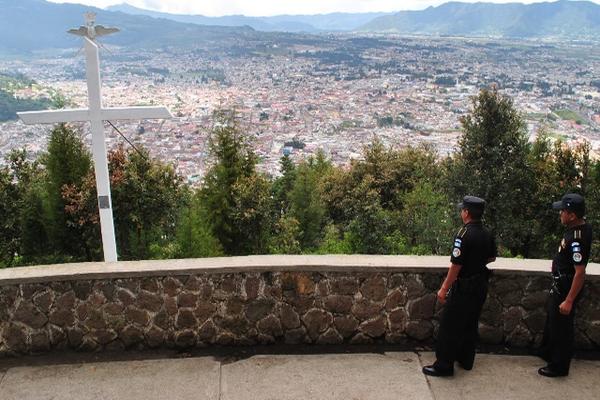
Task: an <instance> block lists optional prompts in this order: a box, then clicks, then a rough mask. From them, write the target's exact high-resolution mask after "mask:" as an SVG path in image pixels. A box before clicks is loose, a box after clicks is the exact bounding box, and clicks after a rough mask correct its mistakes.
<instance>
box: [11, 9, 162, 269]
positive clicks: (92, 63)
mask: <svg viewBox="0 0 600 400" xmlns="http://www.w3.org/2000/svg"><path fill="white" fill-rule="evenodd" d="M85 17H86V25H85V26H81V27H80V28H79V29H71V30H69V33H72V34H75V35H78V36H82V37H83V42H84V46H85V55H86V77H87V89H88V100H89V107H88V108H78V109H70V110H50V111H28V112H19V113H18V115H19V117H20V118H21V120H23V122H24V123H26V124H53V123H63V122H85V121H89V122H90V127H91V133H92V156H93V158H94V172H95V175H96V188H97V191H98V209H99V212H100V228H101V231H102V247H103V251H104V261H105V262H116V261H117V245H116V240H115V228H114V222H113V213H112V202H111V197H110V180H109V172H108V160H107V157H106V143H105V137H104V125H103V121H114V120H120V119H128V120H139V119H159V118H160V119H167V118H172V117H173V116H172V115H171V113H170V112H169V110H168V109H167V108H166V107H163V106H158V107H115V108H105V107H103V106H102V95H101V85H100V62H99V56H98V45H97V44H96V43H95V39H96V37H98V36H102V35H107V34H110V33H113V32H117V31H118V29H116V28H105V27H103V26H101V25H95V14H94V13H86V15H85Z"/></svg>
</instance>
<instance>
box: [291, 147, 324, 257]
mask: <svg viewBox="0 0 600 400" xmlns="http://www.w3.org/2000/svg"><path fill="white" fill-rule="evenodd" d="M330 167H331V165H330V164H329V162H328V161H327V160H326V159H325V156H324V155H323V153H318V154H317V156H316V157H310V158H309V159H308V160H307V161H304V162H302V163H300V164H299V165H298V167H297V169H296V179H295V181H294V186H293V189H292V192H291V193H290V195H289V197H290V215H291V216H292V217H293V218H294V219H296V220H297V221H298V223H299V229H300V244H301V246H302V248H304V249H310V248H314V247H316V246H318V244H319V241H320V240H321V235H322V230H323V227H324V226H325V223H326V210H325V206H324V204H323V201H322V196H321V185H320V177H321V176H323V175H324V174H326V171H327V170H328V169H329V168H330Z"/></svg>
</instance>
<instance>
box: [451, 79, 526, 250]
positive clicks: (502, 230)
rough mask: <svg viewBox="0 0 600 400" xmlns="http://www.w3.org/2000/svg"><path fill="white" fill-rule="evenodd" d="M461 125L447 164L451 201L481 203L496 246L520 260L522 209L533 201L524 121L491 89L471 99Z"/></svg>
mask: <svg viewBox="0 0 600 400" xmlns="http://www.w3.org/2000/svg"><path fill="white" fill-rule="evenodd" d="M461 123H462V127H463V136H462V138H461V139H460V141H459V148H458V152H457V153H456V155H455V156H454V159H453V160H452V162H451V163H450V164H449V165H450V167H451V171H450V173H449V183H450V193H452V197H451V198H452V199H453V200H454V201H458V200H460V198H462V196H464V195H466V194H470V195H475V196H479V197H482V198H484V199H485V200H486V201H487V206H486V212H485V219H486V223H487V225H488V226H489V227H490V229H491V230H492V232H494V233H495V234H496V236H497V238H498V240H499V242H500V244H502V245H503V246H504V247H506V248H508V249H509V250H510V251H511V252H512V253H513V254H514V255H517V254H523V252H524V249H523V243H524V240H523V239H524V237H526V236H528V235H529V229H528V227H527V224H529V222H528V219H527V217H528V215H527V207H526V205H527V204H529V202H530V201H531V199H532V197H533V195H534V193H533V190H532V188H533V185H534V182H533V174H532V173H531V171H530V170H529V168H528V164H527V158H528V150H529V149H528V144H527V139H528V137H527V132H526V129H525V124H524V122H523V119H522V118H521V115H520V114H519V113H518V112H517V110H516V109H515V107H514V105H513V102H512V100H511V99H510V98H509V97H506V96H503V95H501V94H500V93H498V91H497V89H496V88H492V89H490V90H488V89H484V90H482V91H481V92H480V93H479V95H478V96H476V97H474V98H473V109H472V111H471V113H470V114H469V115H467V116H465V117H464V118H462V120H461Z"/></svg>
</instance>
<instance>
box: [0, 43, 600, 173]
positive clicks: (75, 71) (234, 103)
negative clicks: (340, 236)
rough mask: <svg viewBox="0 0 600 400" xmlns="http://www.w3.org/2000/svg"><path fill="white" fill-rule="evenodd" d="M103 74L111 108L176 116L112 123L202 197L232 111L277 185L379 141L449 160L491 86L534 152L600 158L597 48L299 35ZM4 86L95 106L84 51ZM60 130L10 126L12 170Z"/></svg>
mask: <svg viewBox="0 0 600 400" xmlns="http://www.w3.org/2000/svg"><path fill="white" fill-rule="evenodd" d="M275 37H276V36H275ZM101 68H102V79H103V98H104V105H105V106H128V105H151V104H152V105H159V104H164V105H166V106H167V107H168V108H169V109H170V110H171V112H172V113H173V115H175V118H174V119H172V120H167V121H161V120H152V121H112V122H113V123H115V125H116V126H118V127H119V129H120V130H121V131H122V132H123V133H124V134H125V135H126V136H128V137H129V138H130V139H131V140H132V141H133V142H134V143H136V144H140V145H143V146H145V147H146V148H148V149H149V150H150V152H151V154H152V155H154V156H156V157H158V158H159V159H161V160H162V161H165V162H168V163H173V165H174V166H175V167H176V170H177V172H178V173H179V174H181V175H182V176H184V177H185V178H186V179H187V180H188V182H189V183H195V182H198V181H200V180H201V178H202V176H203V174H204V173H205V172H206V163H207V151H208V146H207V143H208V138H209V134H210V129H211V126H212V124H213V122H214V120H213V117H212V116H213V112H214V111H215V110H218V109H220V108H227V109H230V108H233V109H235V110H236V112H237V115H238V117H239V118H238V119H239V124H240V126H241V127H242V128H243V130H244V131H245V132H247V133H249V134H250V135H251V137H252V138H253V140H254V147H255V149H256V152H257V154H258V155H259V156H260V159H261V161H260V168H261V170H263V171H265V172H268V173H269V174H272V175H277V174H278V173H279V164H278V162H279V159H280V158H281V156H282V155H284V154H290V155H291V157H292V159H296V160H299V159H302V158H304V157H306V156H307V155H311V154H314V153H315V152H316V151H317V150H318V149H322V150H323V151H324V152H325V154H326V155H327V156H329V157H330V158H331V159H332V161H333V162H334V163H335V164H337V165H345V164H348V163H349V162H350V160H352V159H356V158H360V157H361V154H362V148H363V147H364V146H365V145H367V144H369V143H371V142H372V141H373V139H374V138H375V137H376V138H379V139H380V140H381V141H382V142H383V143H384V144H386V145H388V146H392V147H397V148H398V147H404V146H408V145H418V144H422V143H423V144H429V145H431V146H433V147H434V148H435V149H436V150H437V153H438V154H439V155H440V156H444V155H446V154H449V153H451V152H452V151H453V150H454V148H455V145H456V143H457V139H458V138H459V137H460V135H461V129H460V117H461V116H462V115H464V114H465V113H467V112H468V111H469V109H470V106H471V98H472V96H474V95H476V94H477V93H478V91H479V90H480V89H481V88H484V87H489V86H491V85H496V86H497V87H498V88H499V89H500V91H501V92H502V93H504V94H506V95H508V96H510V97H511V98H512V99H513V100H514V103H515V107H516V108H517V109H518V110H519V111H520V112H521V113H522V114H523V117H524V119H525V121H526V123H527V129H528V133H529V135H530V138H532V139H533V138H535V136H536V135H537V133H538V132H539V131H540V129H544V130H545V131H546V132H548V133H549V135H550V136H551V137H555V138H562V139H563V140H564V141H566V142H572V141H583V140H586V141H589V142H590V143H591V145H592V155H594V152H597V151H598V150H599V149H600V80H597V73H598V71H600V50H598V48H597V47H596V46H594V45H593V44H589V43H577V42H571V43H553V42H532V41H522V42H517V41H514V40H511V41H508V40H492V39H473V38H470V39H464V38H415V37H396V36H391V35H386V36H375V35H371V36H357V35H354V34H339V35H323V36H315V35H311V36H306V37H305V36H302V35H297V36H295V39H294V37H292V39H290V36H287V35H286V36H283V37H282V38H281V40H277V39H273V36H269V39H265V40H264V41H257V42H256V41H252V42H249V41H247V40H244V39H243V38H240V40H239V43H223V44H220V45H215V46H211V47H210V48H209V47H196V48H190V47H185V48H169V49H164V50H161V51H156V50H152V51H147V50H143V49H127V50H125V49H123V48H117V47H113V46H111V47H109V48H107V47H103V48H101ZM0 72H2V73H5V74H9V75H10V74H15V73H19V74H23V76H26V77H27V78H31V79H33V80H35V81H36V82H37V84H34V85H31V86H24V87H21V88H19V89H17V90H14V96H15V97H17V98H43V97H51V95H52V93H60V94H61V95H62V96H63V97H64V98H65V99H66V101H67V105H68V106H73V107H85V106H86V105H87V97H86V96H87V92H86V86H85V80H84V78H85V65H84V57H83V55H82V54H80V53H77V49H73V50H70V51H62V52H59V51H57V52H46V53H45V55H44V56H39V55H38V56H37V57H35V58H28V59H15V58H6V59H0ZM51 129H52V127H51V126H43V125H40V126H26V125H24V124H23V123H22V122H20V121H18V120H10V121H5V122H3V123H0V158H4V157H5V156H6V154H7V153H8V152H9V151H10V150H11V149H15V148H23V147H25V148H27V150H28V151H29V152H30V154H31V155H32V156H35V155H37V154H39V153H41V152H43V151H44V150H45V148H46V143H47V139H48V136H49V132H50V130H51ZM82 130H83V132H84V133H86V132H87V126H86V125H85V124H83V125H82ZM106 133H107V136H108V144H109V147H110V148H114V147H115V146H116V145H118V144H119V143H122V142H123V139H122V138H120V137H119V136H118V134H117V133H116V132H114V131H113V130H112V129H111V128H110V127H109V126H108V125H106ZM87 140H88V141H89V140H90V139H89V137H88V138H87Z"/></svg>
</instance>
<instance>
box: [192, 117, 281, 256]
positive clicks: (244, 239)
mask: <svg viewBox="0 0 600 400" xmlns="http://www.w3.org/2000/svg"><path fill="white" fill-rule="evenodd" d="M210 155H211V158H212V166H211V167H210V169H209V170H208V172H207V174H206V176H205V178H204V183H203V186H202V189H201V192H200V196H201V198H202V201H203V204H204V205H205V207H206V211H207V216H208V218H209V223H210V226H211V228H212V232H213V234H214V235H215V237H216V238H217V239H218V240H219V242H220V243H221V246H222V247H223V250H224V251H225V253H226V254H228V255H241V254H248V253H249V252H252V249H253V248H255V247H254V246H257V248H256V250H257V251H264V247H265V246H266V242H265V243H263V242H262V240H263V239H264V237H265V232H268V231H269V229H270V226H269V224H270V223H271V220H272V218H271V215H270V214H271V213H270V212H268V215H265V213H266V212H267V211H266V210H267V204H268V199H270V197H271V193H270V186H269V185H265V182H266V180H265V178H263V177H259V176H258V174H257V172H256V163H257V157H256V155H255V154H254V152H253V151H252V148H251V146H250V142H249V138H248V136H247V135H245V134H244V133H243V132H242V131H241V130H240V129H239V127H238V126H237V124H236V122H235V118H234V115H233V113H231V112H225V111H221V112H219V113H217V114H216V115H215V125H214V127H213V130H212V134H211V139H210ZM254 184H256V185H257V186H256V187H255V188H253V186H252V185H254ZM254 189H256V191H253V190H254ZM269 209H270V210H272V208H270V207H269ZM246 223H249V224H250V225H245V224H246ZM267 242H268V241H267Z"/></svg>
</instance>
